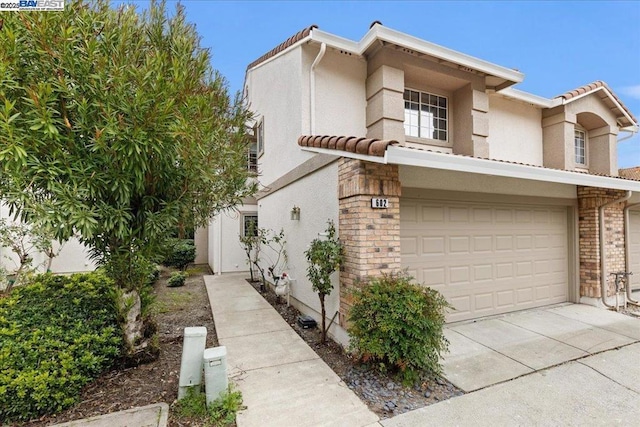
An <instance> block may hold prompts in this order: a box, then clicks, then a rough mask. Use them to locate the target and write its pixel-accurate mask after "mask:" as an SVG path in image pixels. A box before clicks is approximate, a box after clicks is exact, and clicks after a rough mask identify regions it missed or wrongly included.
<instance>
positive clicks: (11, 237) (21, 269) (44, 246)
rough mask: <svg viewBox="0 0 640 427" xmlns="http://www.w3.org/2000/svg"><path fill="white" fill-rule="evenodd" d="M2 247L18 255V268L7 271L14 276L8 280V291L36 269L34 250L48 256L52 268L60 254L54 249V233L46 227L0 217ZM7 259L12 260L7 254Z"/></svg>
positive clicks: (47, 265) (6, 273)
mask: <svg viewBox="0 0 640 427" xmlns="http://www.w3.org/2000/svg"><path fill="white" fill-rule="evenodd" d="M0 247H7V248H9V249H10V250H11V251H12V252H13V253H14V254H15V256H16V258H17V263H16V268H15V270H13V271H12V272H5V274H4V275H6V276H13V278H12V280H7V287H6V289H5V292H6V293H9V292H11V288H12V287H13V286H14V284H21V283H23V282H24V280H25V277H27V276H28V275H29V274H30V273H33V272H34V271H35V267H34V266H33V252H41V253H43V254H45V255H46V256H47V261H46V268H47V270H49V269H50V268H51V262H52V260H53V258H54V257H55V256H56V255H58V252H56V251H55V250H54V249H53V234H52V233H49V232H47V230H46V229H45V228H44V227H41V226H38V225H34V224H26V223H20V222H7V221H6V220H5V219H0ZM5 259H7V260H12V259H11V258H10V257H8V256H5Z"/></svg>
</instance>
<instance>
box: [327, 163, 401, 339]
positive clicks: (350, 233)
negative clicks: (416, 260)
mask: <svg viewBox="0 0 640 427" xmlns="http://www.w3.org/2000/svg"><path fill="white" fill-rule="evenodd" d="M338 174H339V175H338V179H339V182H338V188H339V208H340V209H339V233H340V240H341V241H342V243H343V244H344V247H345V262H344V264H343V266H342V268H341V270H340V325H341V326H342V327H346V316H347V313H348V311H349V309H350V307H351V301H350V297H349V289H351V288H352V287H353V286H355V285H356V284H357V283H358V282H359V281H361V280H365V279H366V278H367V277H373V276H380V275H381V274H383V273H391V272H396V271H398V270H400V192H401V186H400V181H399V177H398V166H397V165H383V164H379V163H371V162H366V161H363V160H354V159H345V158H342V159H340V163H339V166H338ZM372 197H382V198H387V199H389V208H387V209H374V208H372V207H371V198H372Z"/></svg>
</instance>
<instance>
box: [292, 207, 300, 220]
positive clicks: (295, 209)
mask: <svg viewBox="0 0 640 427" xmlns="http://www.w3.org/2000/svg"><path fill="white" fill-rule="evenodd" d="M291 221H300V208H299V207H297V206H294V207H293V208H292V209H291Z"/></svg>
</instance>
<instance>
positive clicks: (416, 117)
mask: <svg viewBox="0 0 640 427" xmlns="http://www.w3.org/2000/svg"><path fill="white" fill-rule="evenodd" d="M448 115H449V112H448V100H447V98H446V97H444V96H440V95H434V94H432V93H427V92H420V91H417V90H412V89H405V90H404V133H405V135H407V136H414V137H416V138H428V139H437V140H439V141H447V140H448V139H449V130H448V129H449V123H448V120H449V119H448Z"/></svg>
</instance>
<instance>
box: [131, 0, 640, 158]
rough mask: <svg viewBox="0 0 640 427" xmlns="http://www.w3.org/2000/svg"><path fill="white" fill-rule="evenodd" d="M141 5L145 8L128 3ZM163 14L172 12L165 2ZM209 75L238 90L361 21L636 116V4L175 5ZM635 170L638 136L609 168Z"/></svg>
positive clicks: (540, 91) (350, 32)
mask: <svg viewBox="0 0 640 427" xmlns="http://www.w3.org/2000/svg"><path fill="white" fill-rule="evenodd" d="M133 3H135V4H137V5H144V4H146V3H147V2H146V1H145V2H133ZM168 3H169V7H170V8H171V9H172V8H173V3H175V2H171V1H169V2H168ZM182 4H183V5H184V6H185V7H186V11H187V16H188V18H189V21H191V22H193V23H195V24H196V26H197V29H198V32H199V33H200V34H201V35H202V46H203V47H208V48H210V49H211V51H212V54H213V66H214V68H216V69H218V70H219V71H220V72H221V73H222V74H223V75H224V76H225V77H226V78H227V80H228V82H229V87H230V88H231V89H232V90H233V91H236V90H240V89H241V88H242V84H243V80H244V72H245V69H246V66H247V64H249V63H250V62H251V61H253V60H254V59H256V58H258V57H259V56H261V55H262V54H264V53H265V52H267V51H269V50H271V49H272V48H273V47H275V46H276V45H278V44H279V43H281V42H283V41H284V40H286V39H287V38H289V37H290V36H292V35H293V34H295V33H296V32H298V31H299V30H301V29H303V28H305V27H308V26H309V25H311V24H316V25H318V26H319V28H320V29H322V30H323V31H327V32H330V33H333V34H336V35H339V36H342V37H345V38H348V39H351V40H360V39H361V38H362V36H363V35H364V34H365V33H366V32H367V30H368V28H369V25H370V24H371V22H373V21H375V20H379V21H381V22H382V23H383V25H385V26H387V27H391V28H393V29H395V30H398V31H402V32H404V33H407V34H410V35H412V36H416V37H419V38H421V39H424V40H428V41H430V42H432V43H437V44H440V45H442V46H445V47H447V48H450V49H454V50H457V51H460V52H463V53H465V54H468V55H472V56H476V57H478V58H481V59H484V60H487V61H491V62H494V63H496V64H498V65H502V66H505V67H510V68H516V69H518V70H520V71H521V72H523V73H524V74H525V79H524V81H523V82H522V83H521V84H519V85H517V86H515V87H516V88H517V89H520V90H524V91H527V92H530V93H533V94H536V95H540V96H544V97H548V98H552V97H555V96H557V95H559V94H562V93H564V92H566V91H568V90H571V89H574V88H576V87H579V86H582V85H584V84H587V83H591V82H593V81H595V80H603V81H605V82H607V83H608V84H609V86H610V87H611V88H612V89H613V91H614V92H615V93H616V94H617V95H618V96H619V97H620V98H621V99H622V101H623V102H624V103H625V105H626V106H627V107H628V108H629V109H630V110H631V111H632V113H633V114H634V115H635V116H636V117H640V1H624V2H623V1H618V2H616V1H583V2H577V1H576V2H568V1H566V2H551V1H511V2H508V1H476V2H472V1H447V2H438V1H375V2H371V1H343V2H340V1H323V2H319V1H206V0H200V1H197V0H192V1H182ZM636 165H640V135H636V136H635V137H634V138H632V139H629V140H627V141H624V142H622V143H620V145H619V166H620V167H629V166H636Z"/></svg>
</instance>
